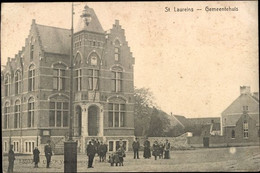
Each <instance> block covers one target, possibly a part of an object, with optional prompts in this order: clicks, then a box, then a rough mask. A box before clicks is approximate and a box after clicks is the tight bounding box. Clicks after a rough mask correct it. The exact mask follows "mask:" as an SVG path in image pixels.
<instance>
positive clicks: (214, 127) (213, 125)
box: [211, 123, 220, 131]
mask: <svg viewBox="0 0 260 173" xmlns="http://www.w3.org/2000/svg"><path fill="white" fill-rule="evenodd" d="M211 130H212V131H220V123H213V124H212V129H211Z"/></svg>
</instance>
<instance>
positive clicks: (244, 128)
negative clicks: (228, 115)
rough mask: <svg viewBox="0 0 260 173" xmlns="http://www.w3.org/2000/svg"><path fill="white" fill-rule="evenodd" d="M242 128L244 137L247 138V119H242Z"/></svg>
mask: <svg viewBox="0 0 260 173" xmlns="http://www.w3.org/2000/svg"><path fill="white" fill-rule="evenodd" d="M243 130H244V138H248V122H247V120H245V121H244V124H243Z"/></svg>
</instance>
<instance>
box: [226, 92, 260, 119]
mask: <svg viewBox="0 0 260 173" xmlns="http://www.w3.org/2000/svg"><path fill="white" fill-rule="evenodd" d="M243 106H248V112H259V102H257V101H256V100H255V99H253V98H252V96H250V95H248V94H241V95H240V96H239V97H238V98H237V99H236V100H235V101H233V103H232V104H231V105H230V106H228V107H227V108H226V109H225V110H224V111H223V112H222V116H223V115H228V114H234V113H242V112H243Z"/></svg>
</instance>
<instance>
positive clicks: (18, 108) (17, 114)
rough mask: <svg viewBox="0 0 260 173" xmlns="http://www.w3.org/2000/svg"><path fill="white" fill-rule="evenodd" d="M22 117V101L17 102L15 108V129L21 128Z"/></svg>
mask: <svg viewBox="0 0 260 173" xmlns="http://www.w3.org/2000/svg"><path fill="white" fill-rule="evenodd" d="M20 116H21V105H20V101H19V100H17V101H16V102H15V106H14V128H19V127H20Z"/></svg>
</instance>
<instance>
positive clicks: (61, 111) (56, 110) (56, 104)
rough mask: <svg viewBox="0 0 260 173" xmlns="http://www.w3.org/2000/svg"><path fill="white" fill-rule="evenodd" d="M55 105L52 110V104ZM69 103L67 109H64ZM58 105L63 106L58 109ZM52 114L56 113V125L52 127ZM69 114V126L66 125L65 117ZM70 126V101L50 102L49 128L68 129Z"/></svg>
mask: <svg viewBox="0 0 260 173" xmlns="http://www.w3.org/2000/svg"><path fill="white" fill-rule="evenodd" d="M53 103H54V108H51V104H53ZM66 103H67V108H64V104H66ZM58 104H60V105H61V107H60V108H58ZM51 112H54V125H51V122H50V120H51ZM58 112H60V126H58ZM64 112H66V113H67V120H66V122H67V124H66V125H64V122H65V116H64V115H66V113H64ZM68 126H69V102H68V101H61V100H52V101H50V102H49V127H68Z"/></svg>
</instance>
